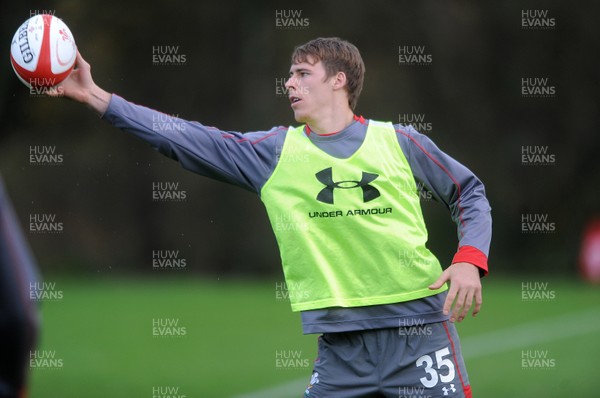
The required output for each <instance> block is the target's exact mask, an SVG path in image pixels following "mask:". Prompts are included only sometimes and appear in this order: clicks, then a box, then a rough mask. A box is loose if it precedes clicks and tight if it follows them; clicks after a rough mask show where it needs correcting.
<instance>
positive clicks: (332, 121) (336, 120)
mask: <svg viewBox="0 0 600 398" xmlns="http://www.w3.org/2000/svg"><path fill="white" fill-rule="evenodd" d="M353 121H354V112H352V110H351V109H350V108H348V107H346V108H345V109H344V110H343V111H338V112H328V113H327V114H326V115H321V117H319V118H315V119H313V120H310V121H308V122H307V124H308V126H309V127H310V131H312V132H314V133H316V134H319V135H327V134H332V133H337V132H338V131H342V130H344V129H345V128H346V127H348V126H349V125H350V124H351V123H352V122H353Z"/></svg>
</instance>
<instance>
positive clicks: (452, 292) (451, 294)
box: [443, 285, 458, 315]
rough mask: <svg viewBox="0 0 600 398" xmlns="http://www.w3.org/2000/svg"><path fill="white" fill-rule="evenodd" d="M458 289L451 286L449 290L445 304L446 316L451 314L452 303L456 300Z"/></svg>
mask: <svg viewBox="0 0 600 398" xmlns="http://www.w3.org/2000/svg"><path fill="white" fill-rule="evenodd" d="M457 290H458V289H457V288H456V287H454V286H452V285H450V290H448V296H446V301H445V302H444V309H443V312H444V315H448V314H449V313H450V308H451V307H452V303H453V302H454V299H455V298H456V293H457V292H456V291H457Z"/></svg>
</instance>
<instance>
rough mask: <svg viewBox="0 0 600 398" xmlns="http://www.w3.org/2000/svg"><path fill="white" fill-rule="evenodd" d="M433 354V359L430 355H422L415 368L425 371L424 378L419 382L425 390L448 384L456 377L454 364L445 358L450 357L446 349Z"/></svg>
mask: <svg viewBox="0 0 600 398" xmlns="http://www.w3.org/2000/svg"><path fill="white" fill-rule="evenodd" d="M434 354H435V358H432V357H431V356H430V355H423V356H422V357H419V359H417V362H416V365H417V368H421V367H423V370H424V371H425V376H423V377H421V378H420V379H419V380H420V381H421V383H422V384H423V386H425V387H426V388H433V387H435V386H436V385H437V384H438V383H440V382H441V383H443V384H445V383H450V382H451V381H452V380H454V376H455V375H456V372H455V369H454V363H453V362H452V361H451V360H450V359H449V358H447V357H448V356H450V350H449V349H448V347H445V348H442V349H441V350H437V351H436V352H435V353H434Z"/></svg>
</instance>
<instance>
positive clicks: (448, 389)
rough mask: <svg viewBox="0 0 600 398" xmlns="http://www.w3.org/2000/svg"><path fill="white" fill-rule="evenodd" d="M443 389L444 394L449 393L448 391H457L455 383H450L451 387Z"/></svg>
mask: <svg viewBox="0 0 600 398" xmlns="http://www.w3.org/2000/svg"><path fill="white" fill-rule="evenodd" d="M442 391H443V392H444V396H445V395H448V391H452V392H456V388H454V384H450V388H446V387H445V386H444V387H442Z"/></svg>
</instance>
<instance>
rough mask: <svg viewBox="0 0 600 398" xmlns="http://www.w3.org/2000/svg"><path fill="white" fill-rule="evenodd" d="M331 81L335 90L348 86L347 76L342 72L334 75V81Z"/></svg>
mask: <svg viewBox="0 0 600 398" xmlns="http://www.w3.org/2000/svg"><path fill="white" fill-rule="evenodd" d="M331 81H332V84H333V88H334V89H335V90H339V89H341V88H344V86H345V85H346V74H345V73H344V72H342V71H339V72H337V73H336V74H335V75H333V79H331Z"/></svg>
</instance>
